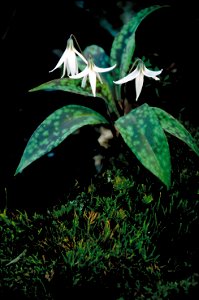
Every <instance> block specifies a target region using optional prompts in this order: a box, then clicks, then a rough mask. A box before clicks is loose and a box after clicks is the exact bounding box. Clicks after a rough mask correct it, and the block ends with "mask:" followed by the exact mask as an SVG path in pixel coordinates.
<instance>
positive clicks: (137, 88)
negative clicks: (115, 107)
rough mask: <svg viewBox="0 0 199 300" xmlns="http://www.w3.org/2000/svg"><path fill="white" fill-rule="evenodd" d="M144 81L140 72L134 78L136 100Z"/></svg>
mask: <svg viewBox="0 0 199 300" xmlns="http://www.w3.org/2000/svg"><path fill="white" fill-rule="evenodd" d="M143 82H144V75H143V74H142V73H140V74H139V75H138V76H137V77H136V79H135V91H136V101H137V100H138V97H139V96H140V93H141V90H142V87H143Z"/></svg>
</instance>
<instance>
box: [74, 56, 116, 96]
mask: <svg viewBox="0 0 199 300" xmlns="http://www.w3.org/2000/svg"><path fill="white" fill-rule="evenodd" d="M115 67H116V65H114V66H112V67H110V68H99V67H97V66H96V65H95V64H94V62H93V60H92V59H91V58H90V59H89V60H88V65H87V66H86V68H85V69H84V70H83V71H82V72H80V73H79V74H77V75H72V76H69V77H70V78H72V79H79V78H83V79H82V84H81V87H82V88H84V87H85V86H86V81H87V78H88V77H89V81H90V85H91V89H92V93H93V96H94V97H95V96H96V77H97V78H98V79H99V81H100V82H101V83H103V82H102V79H101V77H100V75H99V73H104V72H108V71H111V70H113V69H114V68H115Z"/></svg>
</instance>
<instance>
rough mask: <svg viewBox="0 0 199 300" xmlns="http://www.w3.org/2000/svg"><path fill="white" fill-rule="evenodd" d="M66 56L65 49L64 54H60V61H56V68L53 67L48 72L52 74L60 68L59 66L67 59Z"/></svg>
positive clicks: (66, 51)
mask: <svg viewBox="0 0 199 300" xmlns="http://www.w3.org/2000/svg"><path fill="white" fill-rule="evenodd" d="M67 56H68V49H66V50H65V51H64V53H63V54H62V56H61V58H60V60H59V61H58V63H57V64H56V66H55V67H54V69H52V70H50V71H49V72H50V73H51V72H53V71H54V70H55V69H57V68H59V67H61V65H62V64H63V63H64V61H65V60H66V59H67Z"/></svg>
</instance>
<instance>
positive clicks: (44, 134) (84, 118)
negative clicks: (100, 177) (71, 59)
mask: <svg viewBox="0 0 199 300" xmlns="http://www.w3.org/2000/svg"><path fill="white" fill-rule="evenodd" d="M100 123H108V121H107V120H106V119H105V118H104V117H103V116H102V115H100V114H99V113H98V112H96V111H94V110H92V109H90V108H87V107H84V106H80V105H67V106H64V107H62V108H60V109H58V110H56V111H55V112H53V113H52V114H51V115H50V116H48V117H47V118H46V119H45V120H44V121H43V122H42V123H41V124H40V125H39V126H38V127H37V129H36V130H35V131H34V133H33V134H32V136H31V137H30V139H29V141H28V143H27V146H26V148H25V150H24V153H23V155H22V158H21V161H20V163H19V166H18V167H17V170H16V172H15V175H16V174H17V173H19V172H22V171H23V169H24V168H26V167H27V166H28V165H30V164H31V163H32V162H34V161H35V160H36V159H38V158H40V157H41V156H43V155H44V154H46V153H48V152H50V151H51V150H52V149H53V148H55V147H56V146H58V145H59V144H60V143H61V142H62V141H63V140H64V139H66V138H67V137H68V136H69V135H70V134H71V133H73V132H75V131H76V130H77V129H78V128H81V127H83V126H84V125H94V124H100Z"/></svg>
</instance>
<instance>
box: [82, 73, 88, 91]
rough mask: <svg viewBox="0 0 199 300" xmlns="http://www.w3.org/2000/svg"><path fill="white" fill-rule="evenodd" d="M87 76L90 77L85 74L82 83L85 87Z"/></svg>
mask: <svg viewBox="0 0 199 300" xmlns="http://www.w3.org/2000/svg"><path fill="white" fill-rule="evenodd" d="M87 77H88V75H85V76H84V77H83V79H82V84H81V87H82V88H85V86H86V81H87Z"/></svg>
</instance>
